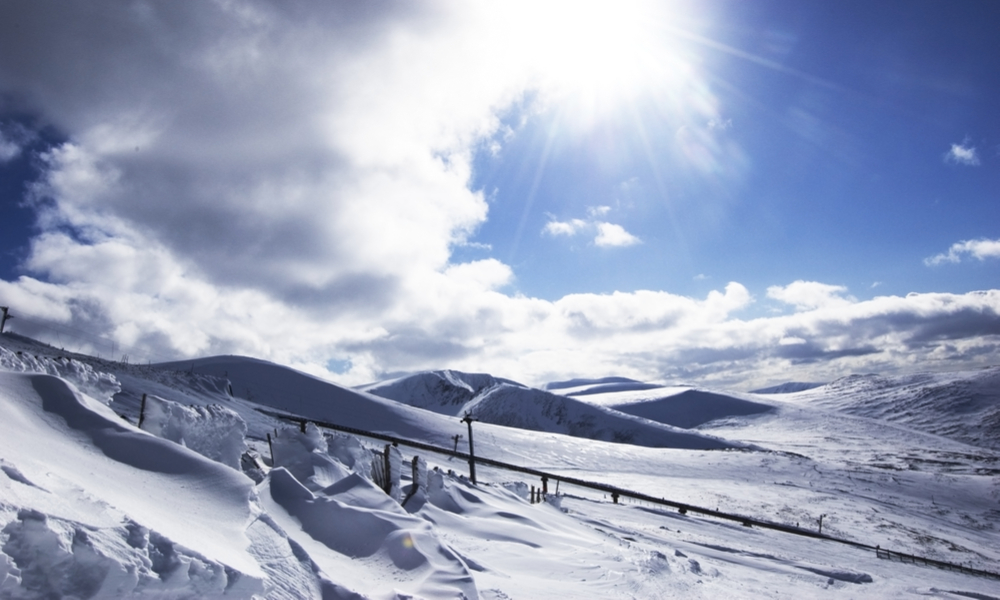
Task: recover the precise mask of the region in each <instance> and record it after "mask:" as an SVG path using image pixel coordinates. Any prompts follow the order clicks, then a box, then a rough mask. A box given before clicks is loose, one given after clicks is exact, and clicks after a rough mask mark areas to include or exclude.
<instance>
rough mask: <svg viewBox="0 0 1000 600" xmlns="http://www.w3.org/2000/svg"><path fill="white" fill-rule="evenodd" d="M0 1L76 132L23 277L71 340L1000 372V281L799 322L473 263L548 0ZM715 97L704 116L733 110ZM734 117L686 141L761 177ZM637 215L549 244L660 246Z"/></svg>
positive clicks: (462, 360)
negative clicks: (523, 290)
mask: <svg viewBox="0 0 1000 600" xmlns="http://www.w3.org/2000/svg"><path fill="white" fill-rule="evenodd" d="M0 6H2V8H0V12H2V14H0V73H3V77H2V79H0V97H2V98H4V102H7V100H8V99H10V102H12V103H14V104H11V105H18V106H22V105H23V106H25V107H27V109H29V110H30V111H31V112H32V113H33V114H37V115H39V118H40V119H42V120H43V121H44V122H46V123H49V124H51V126H52V127H53V128H54V129H56V130H57V131H58V132H59V137H60V139H65V140H67V141H66V142H65V143H60V144H58V145H56V146H54V147H50V148H48V149H47V150H46V151H44V152H41V153H40V154H39V155H38V157H37V158H38V166H39V168H40V169H41V170H42V176H41V178H40V179H39V180H38V181H37V182H36V184H35V185H34V186H33V187H32V189H31V193H30V194H29V198H28V200H29V201H30V203H31V205H32V206H33V207H34V208H35V210H36V212H37V214H38V223H37V225H38V231H39V233H38V234H37V235H36V236H35V237H34V238H33V239H32V241H31V246H30V249H29V252H28V254H27V258H26V260H25V262H24V264H23V265H22V266H23V268H24V271H25V273H26V274H25V275H24V276H22V277H20V278H19V279H17V280H15V281H0V301H2V303H3V304H4V305H10V306H11V307H12V309H13V310H14V314H15V316H20V317H21V318H20V319H17V318H15V320H14V321H11V322H10V326H11V327H13V328H15V330H16V331H23V332H25V333H36V331H35V330H25V329H21V328H24V327H28V326H29V325H30V324H31V323H30V322H42V321H44V322H47V323H50V324H52V325H66V326H71V327H72V328H73V330H75V331H81V332H86V333H88V334H92V336H91V337H90V338H58V339H57V338H55V337H52V336H50V338H49V340H50V341H52V342H56V343H59V344H60V345H66V346H67V347H69V346H71V345H73V346H75V349H80V350H84V351H86V350H88V349H90V350H93V349H95V347H94V345H93V337H99V336H107V337H109V338H111V339H113V340H115V342H116V343H117V344H118V348H120V349H121V348H127V351H128V353H129V354H130V355H131V356H132V357H133V358H134V359H136V360H138V359H140V358H148V359H151V360H167V359H177V358H182V357H191V356H198V355H210V354H227V353H240V354H249V355H252V356H258V357H262V358H267V359H270V360H275V361H278V362H282V363H284V364H289V365H292V366H295V367H298V368H302V369H304V370H307V371H309V372H313V373H317V374H322V375H326V376H331V374H330V373H328V372H326V371H325V370H324V369H325V365H328V364H330V361H331V359H335V360H337V361H349V365H350V366H349V369H348V370H347V371H346V372H345V373H343V374H342V375H339V376H338V379H339V380H340V381H342V382H344V383H362V382H366V381H372V380H374V379H377V378H379V377H381V376H383V375H385V374H386V373H389V372H399V371H413V370H419V369H427V368H442V367H450V368H458V369H465V370H472V371H489V372H493V373H496V374H498V375H501V376H507V377H512V378H515V379H519V380H523V381H525V382H526V383H541V382H544V381H546V380H554V379H565V378H567V377H571V376H579V375H590V376H593V375H597V374H619V375H624V376H631V377H635V378H638V379H647V380H656V379H698V380H701V381H703V382H704V383H706V384H713V383H714V384H718V385H736V384H739V385H744V384H745V385H747V386H754V387H760V386H761V385H763V384H767V383H772V382H773V381H774V380H775V379H779V380H780V379H782V378H786V377H790V375H789V369H790V367H791V366H797V368H799V369H801V370H800V371H796V372H795V375H794V377H795V378H797V379H801V380H822V379H827V378H831V377H833V376H836V375H838V374H845V373H848V372H851V371H853V370H864V371H872V370H885V369H895V368H903V367H906V366H908V365H916V366H919V367H920V368H928V369H930V368H943V367H948V366H952V365H956V364H961V365H963V366H970V365H971V366H975V365H979V364H984V363H987V362H989V361H991V360H992V361H994V362H995V357H996V351H997V348H998V346H1000V340H998V333H997V328H998V323H1000V317H998V313H1000V308H998V307H1000V292H992V291H991V292H987V293H983V294H964V295H952V294H915V295H910V296H906V297H895V296H890V297H881V298H875V299H873V300H868V301H857V300H855V299H853V298H851V297H850V296H848V295H847V290H846V289H845V288H843V287H842V286H833V285H827V284H822V283H818V282H794V283H791V284H789V285H785V286H774V287H772V288H770V289H769V290H768V296H769V297H771V298H774V299H776V300H780V301H782V302H786V303H788V304H790V305H791V306H794V307H795V308H796V309H798V310H797V311H796V312H793V313H792V314H785V315H779V316H770V317H767V318H753V319H751V318H747V317H746V316H745V315H744V311H746V309H747V308H748V307H750V306H752V305H753V303H754V298H753V295H752V294H751V293H750V291H749V290H748V289H747V288H746V287H744V286H743V285H741V284H740V283H738V282H730V283H728V284H726V285H725V287H724V288H722V289H718V290H712V291H710V292H708V293H707V294H705V295H704V296H703V297H697V298H695V297H688V296H684V295H679V294H672V293H669V292H666V291H658V290H637V291H632V292H616V293H613V294H571V295H567V296H564V297H561V298H552V299H543V298H532V297H527V296H524V295H521V294H518V293H516V292H513V291H510V290H509V288H510V286H511V284H512V283H514V282H515V281H516V273H515V272H514V271H513V270H512V269H511V267H510V266H508V265H505V264H503V263H502V262H500V261H497V260H495V259H491V258H488V257H487V258H484V259H483V260H477V261H472V262H464V263H456V262H454V261H455V258H454V255H453V250H454V249H455V248H459V247H462V246H465V245H468V244H469V242H470V239H471V238H472V235H473V233H474V232H475V231H476V229H477V228H478V227H480V226H482V224H483V223H484V221H485V219H486V218H487V214H488V209H489V205H488V203H487V201H486V199H485V198H484V196H483V194H482V193H480V192H478V191H476V190H474V189H471V187H470V186H471V182H472V181H473V179H472V155H473V152H474V151H475V149H477V148H483V144H484V143H485V142H487V141H489V140H497V141H500V142H501V143H502V141H503V138H504V136H506V135H507V133H506V132H505V131H504V130H503V128H502V125H501V124H500V119H499V117H498V115H501V114H503V113H504V110H505V109H506V108H508V107H510V106H512V105H514V104H515V103H517V102H520V101H522V100H523V98H524V96H525V92H526V90H532V89H535V88H537V87H538V86H539V85H541V84H540V83H539V81H542V80H543V79H544V77H542V75H543V74H540V73H538V72H537V70H535V65H536V64H537V63H538V62H544V61H538V60H536V58H537V57H538V51H539V49H540V48H543V47H544V44H546V43H549V44H550V42H551V38H550V36H549V34H550V33H551V28H547V27H546V25H548V24H547V23H539V22H537V21H534V20H532V19H525V18H524V15H525V14H532V13H531V12H530V11H531V10H532V6H533V3H528V2H524V3H521V4H516V5H515V6H514V7H511V5H510V4H508V3H504V4H503V5H499V4H493V3H474V2H454V3H392V4H390V3H387V2H384V0H374V1H373V2H364V3H350V2H316V3H306V4H298V3H264V2H255V1H254V0H250V1H248V2H240V3H228V2H216V3H208V2H205V3H133V4H128V5H122V4H121V3H120V2H111V1H101V0H94V1H92V2H87V3H69V4H63V3H55V2H47V1H45V0H36V1H34V2H22V3H6V4H2V5H0ZM390 9H391V10H390ZM546 14H548V13H546ZM552 14H553V15H558V14H559V13H558V11H552ZM532 36H534V37H532ZM512 40H516V41H517V43H516V44H514V43H512ZM586 42H587V43H593V40H586ZM550 45H551V44H550ZM497 48H503V49H504V52H497V51H496V49H497ZM689 83H691V82H689ZM686 89H687V88H685V90H686ZM692 89H694V88H692ZM706 90H707V87H706V86H700V87H697V91H698V94H697V100H698V103H697V106H695V107H693V108H691V111H692V112H693V113H694V115H695V116H694V117H691V118H690V120H691V121H692V122H701V123H704V122H708V121H709V120H710V119H711V118H712V117H713V115H714V112H715V108H714V107H715V105H716V103H715V102H714V99H713V98H711V97H710V94H708V92H707V91H706ZM686 95H687V94H681V93H679V92H678V97H681V96H686ZM4 106H7V104H4ZM699 107H700V108H699ZM706 107H707V108H706ZM719 123H720V124H721V123H722V122H721V121H720V122H719ZM3 131H4V135H5V137H4V139H5V140H7V141H8V142H9V141H10V140H14V143H16V144H20V143H21V142H19V141H17V138H16V137H13V134H12V133H11V130H10V129H4V130H3ZM724 133H725V132H723V131H722V130H720V129H718V128H716V129H714V130H711V131H709V130H707V129H706V128H704V127H701V128H698V127H695V126H692V127H691V128H690V130H689V131H686V132H685V133H684V135H681V136H679V141H680V142H681V145H680V149H679V151H682V152H683V153H684V154H685V157H686V158H688V159H690V161H689V163H687V164H690V165H692V166H694V167H696V170H700V171H703V172H704V173H706V174H710V175H711V174H715V173H718V172H720V171H721V172H722V173H723V174H726V173H727V172H730V171H732V172H734V173H735V172H739V171H740V164H742V163H743V162H745V161H741V160H738V159H741V156H742V155H741V154H740V152H739V149H738V148H737V147H736V146H734V145H732V143H731V141H730V140H727V139H726V137H725V135H724ZM744 167H745V165H744ZM734 169H735V171H733V170H734ZM730 174H732V173H730ZM709 179H712V180H713V181H714V179H715V178H714V176H713V177H710V178H709ZM630 185H631V183H630ZM613 212H614V211H613V210H612V209H609V208H607V207H597V208H595V209H592V210H590V211H587V213H586V214H585V215H584V218H572V219H568V220H562V221H560V220H556V219H552V220H551V221H550V223H549V224H548V225H546V227H545V234H547V235H553V236H579V235H587V236H591V235H592V236H593V238H592V239H593V240H594V244H595V246H599V245H601V244H605V245H612V246H613V245H621V244H629V243H636V242H637V241H638V240H637V238H636V236H634V235H632V234H631V233H629V232H628V231H626V230H625V228H624V227H623V226H622V225H617V224H615V223H612V222H610V221H611V220H612V219H611V216H612V213H613ZM37 333H38V334H39V335H44V334H45V330H43V329H39V330H37ZM783 340H784V341H783ZM790 342H794V343H790ZM96 349H97V350H101V349H100V348H96ZM102 351H104V352H105V355H106V350H102ZM338 364H347V363H346V362H341V363H338ZM758 384H760V385H758Z"/></svg>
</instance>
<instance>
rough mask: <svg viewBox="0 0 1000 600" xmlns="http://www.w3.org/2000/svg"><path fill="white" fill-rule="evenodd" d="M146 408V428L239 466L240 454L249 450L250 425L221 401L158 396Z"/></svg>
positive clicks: (146, 403)
mask: <svg viewBox="0 0 1000 600" xmlns="http://www.w3.org/2000/svg"><path fill="white" fill-rule="evenodd" d="M145 408H146V410H145V413H144V418H143V421H142V429H143V431H148V432H150V433H152V434H153V435H155V436H157V437H161V438H164V439H167V440H170V441H172V442H176V443H178V444H180V445H182V446H186V447H188V448H190V449H192V450H194V451H195V452H197V453H198V454H201V455H202V456H204V457H206V458H210V459H212V460H214V461H216V462H220V463H222V464H224V465H226V466H228V467H231V468H233V469H239V468H240V456H242V455H243V453H244V452H245V451H246V449H247V445H246V442H245V437H246V434H247V424H246V422H245V421H244V420H243V419H242V418H241V417H240V415H239V414H237V413H236V412H235V411H233V410H231V409H229V408H226V407H224V406H221V405H218V404H213V405H209V406H185V405H183V404H179V403H177V402H171V401H170V400H165V399H163V398H158V397H156V396H148V397H147V398H146V402H145Z"/></svg>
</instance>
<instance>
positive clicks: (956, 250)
mask: <svg viewBox="0 0 1000 600" xmlns="http://www.w3.org/2000/svg"><path fill="white" fill-rule="evenodd" d="M963 256H970V257H973V258H977V259H979V260H985V259H987V258H1000V240H986V239H982V240H965V241H962V242H956V243H954V244H952V245H951V248H949V249H948V251H947V252H943V253H941V254H936V255H934V256H932V257H930V258H926V259H924V264H926V265H928V266H932V265H939V264H941V263H946V262H948V263H957V262H961V261H962V257H963Z"/></svg>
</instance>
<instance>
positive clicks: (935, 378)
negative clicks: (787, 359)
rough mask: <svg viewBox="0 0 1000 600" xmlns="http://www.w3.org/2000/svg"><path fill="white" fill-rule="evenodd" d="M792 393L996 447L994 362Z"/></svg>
mask: <svg viewBox="0 0 1000 600" xmlns="http://www.w3.org/2000/svg"><path fill="white" fill-rule="evenodd" d="M793 397H794V398H795V399H796V401H799V402H807V403H809V404H812V405H814V406H822V407H825V408H830V409H835V410H838V411H843V412H845V413H848V414H852V415H859V416H865V417H870V418H874V419H880V420H884V421H888V422H892V423H898V424H900V425H905V426H907V427H912V428H914V429H917V430H919V431H925V432H928V433H934V434H937V435H942V436H945V437H948V438H951V439H954V440H959V441H962V442H965V443H968V444H972V445H974V446H981V447H984V448H992V449H994V450H1000V367H992V368H989V369H982V370H979V371H964V372H963V371H960V372H955V373H915V374H910V375H900V376H894V377H883V376H879V375H870V374H869V375H851V376H848V377H843V378H841V379H838V380H836V381H833V382H831V383H829V384H827V385H825V386H822V387H819V388H814V389H811V390H808V391H804V392H802V393H800V394H796V395H794V396H793Z"/></svg>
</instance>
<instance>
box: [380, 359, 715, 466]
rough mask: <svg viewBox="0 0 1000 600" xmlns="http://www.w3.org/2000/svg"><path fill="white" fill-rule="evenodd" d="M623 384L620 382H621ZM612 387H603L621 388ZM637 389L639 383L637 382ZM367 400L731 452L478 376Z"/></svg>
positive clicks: (418, 384)
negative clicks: (388, 400) (381, 399)
mask: <svg viewBox="0 0 1000 600" xmlns="http://www.w3.org/2000/svg"><path fill="white" fill-rule="evenodd" d="M619 383H621V382H619ZM619 383H614V382H613V383H610V384H607V385H619ZM636 383H638V382H636ZM361 391H364V392H366V393H369V394H374V395H377V396H381V397H383V398H389V399H391V400H395V401H397V402H400V403H402V404H406V405H409V406H414V407H419V408H422V409H424V410H428V411H432V412H435V413H438V414H444V415H452V416H461V415H464V414H467V413H469V414H472V415H473V416H475V418H477V419H479V420H480V421H483V422H485V423H492V424H494V425H503V426H506V427H517V428H520V429H527V430H531V431H545V432H551V433H562V434H566V435H572V436H575V437H582V438H588V439H594V440H602V441H608V442H619V443H629V444H635V445H639V446H650V447H655V448H702V449H712V448H731V447H734V444H732V443H730V442H727V441H725V440H721V439H719V438H714V437H710V436H705V435H701V434H696V433H691V432H686V431H681V430H679V429H675V428H674V427H672V426H670V424H669V423H664V422H662V421H661V422H655V423H654V422H650V421H649V420H646V419H645V417H642V418H637V417H641V415H634V414H628V413H624V412H619V411H616V410H613V409H611V408H608V407H603V406H595V405H593V404H589V403H586V402H582V401H580V400H576V399H574V398H571V397H568V396H563V395H558V394H553V393H552V392H549V391H545V390H539V389H535V388H529V387H527V386H524V385H521V384H519V383H516V382H513V381H509V380H504V379H497V378H494V377H492V376H490V375H486V374H482V373H462V372H459V371H428V372H425V373H418V374H416V375H411V376H408V377H403V378H400V379H394V380H391V381H387V382H383V383H375V384H371V385H366V386H364V387H362V388H361Z"/></svg>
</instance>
